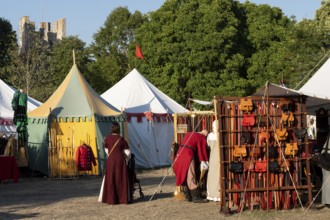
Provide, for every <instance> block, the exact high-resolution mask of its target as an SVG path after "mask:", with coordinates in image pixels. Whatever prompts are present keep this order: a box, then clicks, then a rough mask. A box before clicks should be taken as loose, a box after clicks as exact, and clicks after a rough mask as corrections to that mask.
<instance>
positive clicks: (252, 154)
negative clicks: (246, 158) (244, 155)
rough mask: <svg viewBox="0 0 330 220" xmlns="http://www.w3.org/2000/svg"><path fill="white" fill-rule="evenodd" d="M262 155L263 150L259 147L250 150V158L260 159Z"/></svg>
mask: <svg viewBox="0 0 330 220" xmlns="http://www.w3.org/2000/svg"><path fill="white" fill-rule="evenodd" d="M260 154H261V149H260V147H259V146H253V148H252V149H250V157H254V158H257V157H260Z"/></svg>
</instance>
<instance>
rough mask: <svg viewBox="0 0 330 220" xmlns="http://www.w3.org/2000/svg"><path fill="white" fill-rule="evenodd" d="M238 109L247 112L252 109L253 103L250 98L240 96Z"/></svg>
mask: <svg viewBox="0 0 330 220" xmlns="http://www.w3.org/2000/svg"><path fill="white" fill-rule="evenodd" d="M239 110H241V111H244V112H248V111H252V110H253V103H252V100H251V99H250V98H241V99H240V102H239Z"/></svg>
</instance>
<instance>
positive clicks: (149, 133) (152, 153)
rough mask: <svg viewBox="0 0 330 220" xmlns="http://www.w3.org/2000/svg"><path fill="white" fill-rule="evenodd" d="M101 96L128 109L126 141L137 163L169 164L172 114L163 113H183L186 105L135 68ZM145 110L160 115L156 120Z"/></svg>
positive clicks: (121, 107) (144, 165)
mask: <svg viewBox="0 0 330 220" xmlns="http://www.w3.org/2000/svg"><path fill="white" fill-rule="evenodd" d="M101 96H102V98H104V99H105V100H106V101H108V102H109V103H111V104H112V105H113V106H115V107H116V108H117V109H121V110H123V111H125V112H126V113H128V115H129V117H130V118H129V120H128V122H129V123H128V137H129V140H128V142H129V144H130V148H131V149H132V152H133V153H134V155H135V160H136V165H137V167H144V168H152V167H155V166H165V165H170V164H171V160H170V153H171V144H172V141H173V136H174V128H173V122H172V117H166V116H165V114H168V116H171V114H173V113H185V112H188V110H187V109H185V108H184V107H182V106H181V105H180V104H178V103H177V102H175V101H174V100H173V99H171V98H170V97H168V96H167V95H165V94H164V93H163V92H161V91H160V90H159V89H157V88H156V87H155V86H154V85H152V84H151V83H150V82H149V81H148V80H147V79H145V78H144V77H143V76H142V75H141V74H140V73H139V72H138V70H136V69H133V70H132V71H131V72H130V73H128V74H127V75H126V76H125V77H124V78H123V79H121V80H120V81H119V82H118V83H117V84H115V85H114V86H113V87H111V88H110V89H109V90H107V91H106V92H104V93H103V94H102V95H101ZM145 112H151V113H152V114H153V115H154V116H155V115H158V116H159V115H161V117H158V119H160V120H152V121H150V120H148V119H147V118H146V117H145V115H144V113H145ZM155 119H156V118H155Z"/></svg>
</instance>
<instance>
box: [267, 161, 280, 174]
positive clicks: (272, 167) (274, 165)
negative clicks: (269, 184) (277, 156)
mask: <svg viewBox="0 0 330 220" xmlns="http://www.w3.org/2000/svg"><path fill="white" fill-rule="evenodd" d="M268 170H269V172H270V173H279V172H280V170H281V167H280V165H279V163H278V162H277V160H274V161H269V162H268Z"/></svg>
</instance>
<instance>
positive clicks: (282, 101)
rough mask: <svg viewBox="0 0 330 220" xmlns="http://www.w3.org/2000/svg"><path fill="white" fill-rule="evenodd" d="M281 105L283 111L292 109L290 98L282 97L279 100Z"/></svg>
mask: <svg viewBox="0 0 330 220" xmlns="http://www.w3.org/2000/svg"><path fill="white" fill-rule="evenodd" d="M279 107H280V109H281V110H282V111H284V112H287V111H290V109H289V108H290V100H288V99H284V98H283V99H280V101H279Z"/></svg>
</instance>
